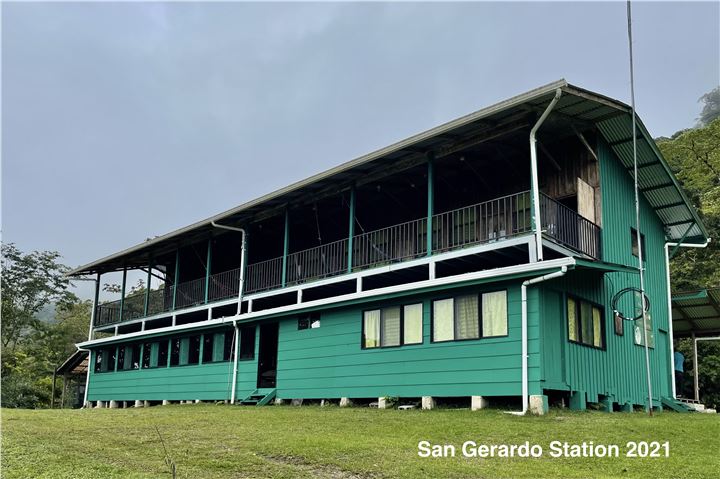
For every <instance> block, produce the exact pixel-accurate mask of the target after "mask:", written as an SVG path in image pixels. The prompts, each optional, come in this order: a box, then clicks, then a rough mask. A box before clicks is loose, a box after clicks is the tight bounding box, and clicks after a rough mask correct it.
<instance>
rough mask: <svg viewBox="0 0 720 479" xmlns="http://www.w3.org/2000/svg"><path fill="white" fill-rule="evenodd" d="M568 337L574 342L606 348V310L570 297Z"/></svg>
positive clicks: (568, 301) (568, 300) (568, 303)
mask: <svg viewBox="0 0 720 479" xmlns="http://www.w3.org/2000/svg"><path fill="white" fill-rule="evenodd" d="M567 321H568V339H569V340H570V341H572V342H575V343H579V344H584V345H587V346H592V347H595V348H598V349H604V348H605V334H604V330H605V327H604V325H605V321H604V310H603V309H602V308H601V307H600V306H597V305H595V304H592V303H590V302H588V301H583V300H580V299H577V298H573V297H568V299H567Z"/></svg>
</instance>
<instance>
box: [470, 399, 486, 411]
mask: <svg viewBox="0 0 720 479" xmlns="http://www.w3.org/2000/svg"><path fill="white" fill-rule="evenodd" d="M489 405H490V403H489V401H488V400H487V399H485V398H484V397H482V396H472V397H471V398H470V409H471V410H472V411H479V410H480V409H485V408H486V407H488V406H489Z"/></svg>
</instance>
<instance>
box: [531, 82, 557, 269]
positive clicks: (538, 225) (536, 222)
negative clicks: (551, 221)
mask: <svg viewBox="0 0 720 479" xmlns="http://www.w3.org/2000/svg"><path fill="white" fill-rule="evenodd" d="M560 95H562V90H561V89H560V88H558V89H557V90H555V97H554V98H553V99H552V100H551V101H550V104H549V105H548V106H547V108H545V111H544V112H543V114H542V115H540V118H539V119H538V121H537V123H535V126H533V127H532V130H530V182H531V189H532V192H531V193H532V203H533V226H534V227H535V248H536V257H537V261H542V260H543V252H542V220H541V219H540V184H539V181H538V165H537V145H536V141H537V140H536V139H535V136H536V135H537V132H538V130H539V129H540V126H541V125H542V124H543V122H544V121H545V119H546V118H547V117H548V115H549V114H550V112H551V111H552V109H553V108H555V104H556V103H557V102H558V100H559V99H560Z"/></svg>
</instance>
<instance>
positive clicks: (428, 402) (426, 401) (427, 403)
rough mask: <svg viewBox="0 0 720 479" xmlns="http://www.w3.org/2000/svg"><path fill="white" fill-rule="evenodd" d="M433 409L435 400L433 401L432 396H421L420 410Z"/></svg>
mask: <svg viewBox="0 0 720 479" xmlns="http://www.w3.org/2000/svg"><path fill="white" fill-rule="evenodd" d="M434 407H435V399H433V397H432V396H423V397H422V408H423V409H428V410H430V409H433V408H434Z"/></svg>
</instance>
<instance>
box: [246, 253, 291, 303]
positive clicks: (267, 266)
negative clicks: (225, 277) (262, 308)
mask: <svg viewBox="0 0 720 479" xmlns="http://www.w3.org/2000/svg"><path fill="white" fill-rule="evenodd" d="M282 263H283V259H282V256H280V257H279V258H273V259H268V260H265V261H260V262H259V263H253V264H250V265H248V267H247V271H246V272H245V292H246V293H257V292H260V291H265V290H267V289H272V288H275V287H277V286H280V285H282ZM238 271H240V270H238ZM235 290H236V291H235V294H237V281H236V282H235Z"/></svg>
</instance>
